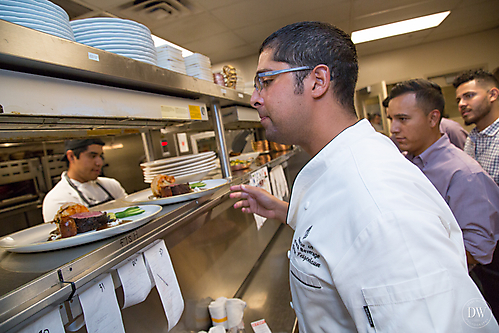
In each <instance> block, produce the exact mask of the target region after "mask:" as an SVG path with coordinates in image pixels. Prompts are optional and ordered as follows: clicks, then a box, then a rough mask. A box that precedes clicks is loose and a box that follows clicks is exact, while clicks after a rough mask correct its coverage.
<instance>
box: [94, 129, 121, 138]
mask: <svg viewBox="0 0 499 333" xmlns="http://www.w3.org/2000/svg"><path fill="white" fill-rule="evenodd" d="M120 134H122V131H121V129H95V130H87V135H88V136H105V135H120Z"/></svg>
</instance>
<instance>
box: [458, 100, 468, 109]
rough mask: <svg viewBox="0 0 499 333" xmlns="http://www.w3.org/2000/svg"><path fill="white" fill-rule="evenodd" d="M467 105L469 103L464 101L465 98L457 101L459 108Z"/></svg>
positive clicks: (464, 107)
mask: <svg viewBox="0 0 499 333" xmlns="http://www.w3.org/2000/svg"><path fill="white" fill-rule="evenodd" d="M466 105H467V104H466V103H465V102H464V100H463V99H461V100H459V102H458V103H457V107H458V108H459V109H466Z"/></svg>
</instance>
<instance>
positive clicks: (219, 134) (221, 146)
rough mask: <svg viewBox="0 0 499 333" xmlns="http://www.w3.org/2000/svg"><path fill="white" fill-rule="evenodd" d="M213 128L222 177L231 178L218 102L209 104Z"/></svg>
mask: <svg viewBox="0 0 499 333" xmlns="http://www.w3.org/2000/svg"><path fill="white" fill-rule="evenodd" d="M210 118H211V119H212V122H213V129H214V130H215V139H216V142H217V148H218V158H219V159H220V168H221V169H222V177H223V178H229V179H230V178H232V172H231V170H230V162H229V155H228V153H227V142H226V141H225V133H224V125H223V122H222V110H221V109H220V103H218V102H213V103H212V104H211V117H210Z"/></svg>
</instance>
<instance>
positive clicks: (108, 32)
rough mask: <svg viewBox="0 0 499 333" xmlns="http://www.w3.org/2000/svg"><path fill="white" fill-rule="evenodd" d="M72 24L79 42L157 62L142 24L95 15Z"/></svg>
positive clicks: (147, 61)
mask: <svg viewBox="0 0 499 333" xmlns="http://www.w3.org/2000/svg"><path fill="white" fill-rule="evenodd" d="M0 1H1V0H0ZM71 27H72V28H73V32H74V36H75V38H76V41H77V42H78V43H82V44H85V45H88V46H92V47H95V48H98V49H101V50H104V51H108V52H112V53H115V54H119V55H121V56H124V57H128V58H132V59H135V60H138V61H142V62H145V63H148V64H151V65H156V64H157V55H156V48H155V47H154V42H153V40H152V36H151V31H150V30H149V29H148V28H147V27H146V26H145V25H143V24H140V23H138V22H135V21H131V20H124V19H120V18H112V17H95V18H88V19H81V20H75V21H71Z"/></svg>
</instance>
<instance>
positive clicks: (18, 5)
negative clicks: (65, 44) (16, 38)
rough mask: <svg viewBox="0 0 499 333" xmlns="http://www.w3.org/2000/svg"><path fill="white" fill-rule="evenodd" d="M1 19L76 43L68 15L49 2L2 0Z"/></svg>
mask: <svg viewBox="0 0 499 333" xmlns="http://www.w3.org/2000/svg"><path fill="white" fill-rule="evenodd" d="M0 19H1V20H4V21H9V22H12V23H15V24H19V25H22V26H24V27H27V28H31V29H34V30H38V31H41V32H45V33H47V34H51V35H53V36H57V37H60V38H64V39H68V40H71V41H75V37H74V35H73V30H72V29H71V26H70V25H69V16H68V14H67V13H66V11H65V10H64V9H62V8H61V7H59V6H57V5H56V4H54V3H52V2H50V1H48V0H0Z"/></svg>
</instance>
